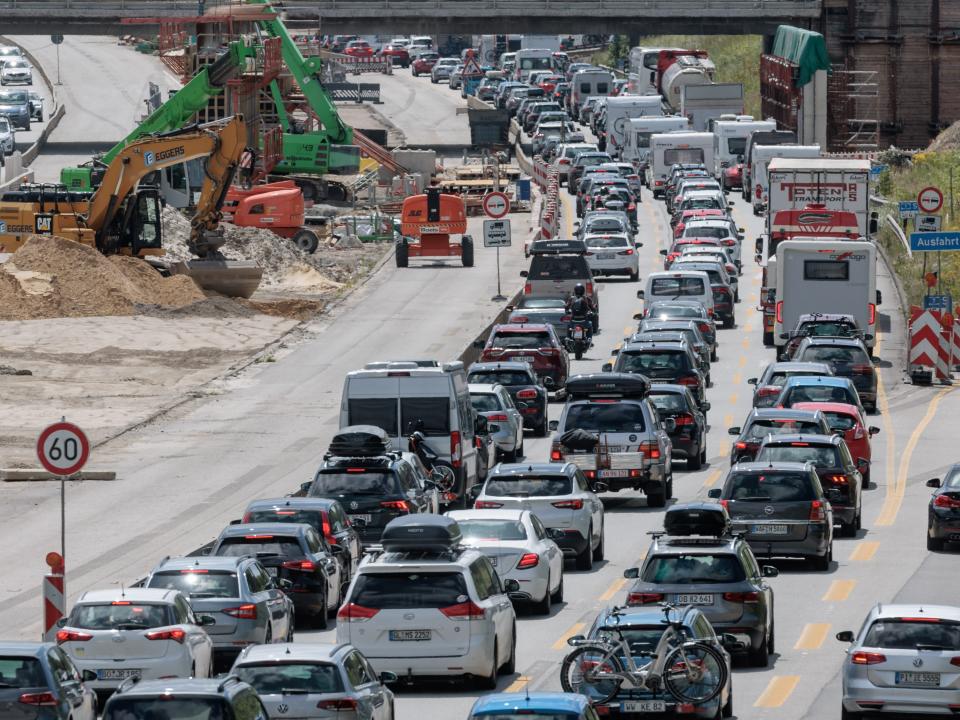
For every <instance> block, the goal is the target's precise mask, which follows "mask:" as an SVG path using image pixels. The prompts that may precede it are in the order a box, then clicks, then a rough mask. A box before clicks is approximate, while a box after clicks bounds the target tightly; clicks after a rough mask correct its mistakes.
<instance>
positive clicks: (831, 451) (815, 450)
mask: <svg viewBox="0 0 960 720" xmlns="http://www.w3.org/2000/svg"><path fill="white" fill-rule="evenodd" d="M767 461H770V462H775V463H776V462H807V461H809V462H812V463H813V464H814V465H816V466H817V467H839V466H840V451H839V450H838V449H837V448H835V447H834V446H833V445H811V444H809V443H790V444H785V445H770V446H767V447H763V448H761V449H760V452H759V453H758V454H757V462H767Z"/></svg>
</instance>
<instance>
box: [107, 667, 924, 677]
mask: <svg viewBox="0 0 960 720" xmlns="http://www.w3.org/2000/svg"><path fill="white" fill-rule="evenodd" d="M141 672H142V671H141V670H140V668H122V669H121V668H107V669H104V670H97V680H126V679H127V678H129V677H133V676H135V675H139V674H140V673H141ZM920 674H921V675H922V674H923V673H920Z"/></svg>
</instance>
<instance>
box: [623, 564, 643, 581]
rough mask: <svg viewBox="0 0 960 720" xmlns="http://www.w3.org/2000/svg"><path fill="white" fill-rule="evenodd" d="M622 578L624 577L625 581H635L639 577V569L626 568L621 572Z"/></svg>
mask: <svg viewBox="0 0 960 720" xmlns="http://www.w3.org/2000/svg"><path fill="white" fill-rule="evenodd" d="M623 576H624V577H625V578H626V579H627V580H636V579H637V578H638V577H640V568H638V567H629V568H627V569H626V570H624V571H623Z"/></svg>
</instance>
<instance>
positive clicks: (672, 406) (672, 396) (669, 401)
mask: <svg viewBox="0 0 960 720" xmlns="http://www.w3.org/2000/svg"><path fill="white" fill-rule="evenodd" d="M650 402H652V403H653V406H654V407H655V408H656V409H657V410H665V411H667V412H687V411H688V410H690V408H689V407H687V398H686V397H685V396H683V395H681V394H680V393H664V394H662V395H657V394H656V393H653V392H651V393H650Z"/></svg>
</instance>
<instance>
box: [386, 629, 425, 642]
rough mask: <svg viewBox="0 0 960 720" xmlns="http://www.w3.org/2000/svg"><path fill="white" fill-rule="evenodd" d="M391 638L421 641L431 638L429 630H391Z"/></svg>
mask: <svg viewBox="0 0 960 720" xmlns="http://www.w3.org/2000/svg"><path fill="white" fill-rule="evenodd" d="M390 639H391V640H396V641H408V640H413V641H419V642H422V641H424V640H429V639H430V631H429V630H391V631H390Z"/></svg>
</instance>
